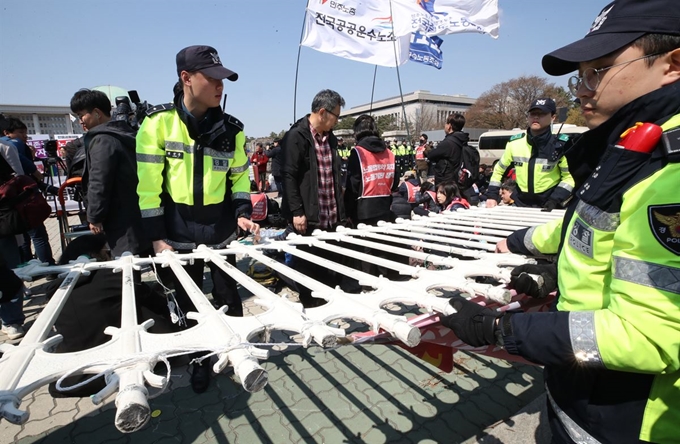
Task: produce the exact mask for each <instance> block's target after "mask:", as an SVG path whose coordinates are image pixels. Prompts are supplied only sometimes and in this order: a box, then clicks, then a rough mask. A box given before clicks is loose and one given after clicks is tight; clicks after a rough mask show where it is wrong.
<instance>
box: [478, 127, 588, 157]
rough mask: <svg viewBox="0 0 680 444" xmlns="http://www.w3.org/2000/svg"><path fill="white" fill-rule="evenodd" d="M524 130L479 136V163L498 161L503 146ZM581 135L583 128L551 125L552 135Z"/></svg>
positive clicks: (503, 148) (487, 133) (517, 129)
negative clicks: (558, 133)
mask: <svg viewBox="0 0 680 444" xmlns="http://www.w3.org/2000/svg"><path fill="white" fill-rule="evenodd" d="M525 131H526V130H523V129H520V128H515V129H512V130H491V131H487V132H485V133H482V134H481V135H480V136H479V157H480V162H481V163H485V164H487V165H490V164H491V163H493V162H494V161H495V160H497V159H500V158H501V156H502V155H503V151H505V145H506V144H507V143H508V140H510V138H511V137H512V136H514V135H515V134H520V133H524V132H525ZM558 131H559V132H560V134H568V135H572V134H581V133H584V132H586V131H588V128H587V127H585V126H576V125H571V124H568V123H565V124H564V125H561V124H555V125H553V133H555V134H557V132H558Z"/></svg>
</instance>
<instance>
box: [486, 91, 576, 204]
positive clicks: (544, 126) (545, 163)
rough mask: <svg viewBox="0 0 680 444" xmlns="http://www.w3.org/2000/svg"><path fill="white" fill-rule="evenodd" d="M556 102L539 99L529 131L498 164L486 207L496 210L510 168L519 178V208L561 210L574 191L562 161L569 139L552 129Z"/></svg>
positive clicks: (533, 106)
mask: <svg viewBox="0 0 680 444" xmlns="http://www.w3.org/2000/svg"><path fill="white" fill-rule="evenodd" d="M555 113H556V107H555V101H554V100H553V99H550V98H539V99H536V100H534V101H533V103H532V104H531V106H530V107H529V111H528V112H527V118H528V120H529V128H528V129H527V131H526V133H520V134H517V135H515V136H512V137H511V138H510V140H509V141H508V144H507V145H506V147H505V151H504V152H503V156H502V157H501V158H500V160H499V161H498V162H497V163H496V166H495V167H494V169H493V175H492V176H491V182H490V184H489V188H488V189H487V192H486V206H487V207H489V208H490V207H495V206H496V205H497V204H498V201H499V200H500V196H499V191H500V186H501V182H502V178H503V176H504V175H505V173H506V171H507V170H508V169H509V168H510V166H511V165H514V166H515V172H516V174H517V202H516V203H517V205H518V206H528V207H544V208H546V209H547V210H554V209H555V208H562V204H563V203H564V202H565V201H566V200H567V199H568V198H569V196H570V195H571V193H572V191H573V189H574V180H573V179H572V177H571V175H570V174H569V168H568V166H567V161H566V159H565V158H564V157H563V150H564V145H565V142H567V140H568V138H567V136H566V135H560V136H555V135H553V134H552V131H551V127H552V123H553V122H554V121H555Z"/></svg>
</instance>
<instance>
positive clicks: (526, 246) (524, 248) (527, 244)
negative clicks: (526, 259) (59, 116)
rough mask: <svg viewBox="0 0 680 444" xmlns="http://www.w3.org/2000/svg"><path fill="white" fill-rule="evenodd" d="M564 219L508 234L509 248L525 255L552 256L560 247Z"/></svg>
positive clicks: (513, 251)
mask: <svg viewBox="0 0 680 444" xmlns="http://www.w3.org/2000/svg"><path fill="white" fill-rule="evenodd" d="M562 221H563V219H554V220H551V221H550V222H546V223H544V224H541V225H536V226H534V227H530V228H525V229H522V230H517V231H515V232H514V233H512V234H511V235H510V236H508V239H507V242H508V249H509V250H510V251H511V252H512V253H516V254H523V255H525V256H552V255H555V254H557V251H558V250H559V247H560V238H561V233H562Z"/></svg>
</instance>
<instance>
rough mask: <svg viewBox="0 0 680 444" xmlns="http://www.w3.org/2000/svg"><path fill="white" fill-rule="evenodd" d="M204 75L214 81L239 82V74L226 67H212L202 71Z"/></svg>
mask: <svg viewBox="0 0 680 444" xmlns="http://www.w3.org/2000/svg"><path fill="white" fill-rule="evenodd" d="M200 71H201V72H202V73H203V74H205V75H207V76H210V77H212V78H213V79H227V80H231V81H232V82H235V81H236V80H238V74H236V73H235V72H234V71H230V70H228V69H227V68H225V67H224V66H211V67H210V68H204V69H201V70H200Z"/></svg>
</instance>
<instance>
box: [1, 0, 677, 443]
mask: <svg viewBox="0 0 680 444" xmlns="http://www.w3.org/2000/svg"><path fill="white" fill-rule="evenodd" d="M675 6H676V5H675V4H674V3H673V2H672V1H670V0H649V1H644V2H643V1H636V0H616V1H615V2H613V3H611V4H610V5H607V6H606V7H605V8H604V9H603V11H602V12H601V14H600V15H599V16H598V18H597V19H596V21H595V23H594V26H593V28H592V29H591V30H590V31H589V33H588V34H587V35H586V36H585V37H584V38H583V39H581V40H579V41H576V42H574V43H572V44H570V45H567V46H565V47H563V48H561V49H558V50H556V51H554V52H552V53H550V54H547V55H546V56H544V57H543V61H542V63H543V68H544V70H545V71H546V72H547V73H548V74H551V75H564V74H568V73H570V72H574V71H576V72H577V74H576V75H574V76H573V77H571V78H570V80H569V87H570V90H571V92H572V94H573V95H574V96H576V97H577V98H578V99H579V100H580V106H581V110H582V112H583V117H584V118H585V120H586V122H587V126H588V127H589V129H590V131H588V132H586V133H584V134H583V135H582V136H581V137H578V138H575V139H569V138H566V137H562V136H555V135H553V134H552V132H551V131H550V126H551V124H552V123H553V121H554V119H555V115H556V106H555V101H554V100H553V99H552V98H548V97H538V98H536V99H535V100H533V101H532V102H531V103H529V104H527V129H526V131H524V132H518V134H517V135H516V136H514V137H512V138H511V139H510V141H509V142H508V144H507V146H506V149H505V152H504V154H503V156H502V157H501V159H500V160H499V161H498V162H497V163H496V165H495V166H489V165H484V164H481V165H480V164H479V158H478V157H477V160H476V161H475V159H474V156H473V157H470V154H469V152H468V151H467V148H468V146H469V144H468V142H469V137H468V134H467V133H466V132H464V127H465V116H464V115H463V114H460V113H453V114H451V115H450V116H448V118H447V120H446V123H445V127H444V130H445V133H446V136H445V137H444V139H443V140H442V141H440V142H439V143H438V144H437V145H436V146H431V145H430V142H429V141H428V137H427V135H425V134H423V135H421V137H420V141H419V145H418V146H417V147H416V148H415V149H412V148H408V145H407V144H404V143H402V144H394V145H392V146H390V145H389V143H388V142H386V141H385V140H384V139H383V138H381V135H380V132H379V131H378V127H377V124H376V121H375V119H374V118H373V117H372V116H370V115H362V116H360V117H358V118H357V119H356V121H355V123H354V128H353V140H354V143H353V144H352V145H351V146H349V145H346V144H345V141H344V140H342V139H339V138H337V137H336V136H335V135H334V133H333V128H334V127H335V126H336V124H337V123H338V120H339V116H340V112H341V109H342V107H343V106H344V105H345V100H344V99H343V97H342V96H341V95H340V94H339V93H338V92H336V91H333V90H330V89H325V90H322V91H320V92H319V93H317V94H316V96H315V97H314V99H313V100H312V103H311V107H310V112H309V114H307V115H305V116H303V117H302V118H300V119H299V120H298V121H297V122H295V123H294V124H293V125H292V126H291V128H290V129H289V130H288V131H287V132H286V133H285V135H284V136H283V137H282V138H281V140H275V141H274V142H273V144H272V146H270V147H268V149H267V150H265V149H264V146H263V145H262V144H258V145H256V148H255V152H254V153H253V154H252V156H251V157H250V159H249V158H248V155H247V153H246V150H245V142H246V141H245V134H244V128H243V124H242V123H241V122H240V121H239V120H238V119H237V118H235V117H234V116H231V115H229V114H226V113H224V112H223V111H222V109H221V108H220V106H219V105H220V98H221V97H222V93H223V88H224V84H223V79H227V80H230V81H235V80H237V78H238V75H237V74H236V73H235V72H233V71H231V70H229V69H227V68H225V67H224V66H223V65H222V63H221V61H220V59H219V56H218V54H217V51H216V50H215V49H214V48H212V47H209V46H191V47H187V48H184V49H182V50H181V51H180V52H179V53H178V54H177V57H176V64H177V72H176V74H177V77H178V82H177V84H176V85H175V87H174V89H173V92H174V98H173V101H172V102H170V103H167V104H163V105H158V106H156V107H153V108H151V109H150V110H148V112H147V115H146V117H145V118H144V120H143V122H142V123H141V127H140V128H139V130H138V131H137V132H136V134H135V132H134V130H131V128H129V126H127V123H126V122H124V121H123V122H121V121H114V120H111V115H110V111H111V103H110V102H109V99H108V98H107V97H106V96H105V95H104V94H103V93H100V92H97V91H89V90H81V91H78V92H76V93H75V94H74V96H73V99H72V100H71V109H72V111H73V112H74V113H76V114H77V115H78V117H79V119H80V121H81V122H82V124H83V126H84V127H85V128H86V129H87V134H86V135H85V137H84V139H83V146H84V150H85V153H86V159H85V166H84V170H83V174H82V177H83V182H82V183H83V190H84V194H85V199H86V207H87V222H88V226H89V228H90V230H91V232H92V234H93V236H97V242H94V243H93V245H94V246H93V247H92V246H91V247H88V248H90V250H93V252H92V254H96V251H97V250H98V248H99V247H100V246H101V245H103V243H104V240H105V241H106V244H108V248H109V250H110V252H111V254H112V255H113V256H116V255H119V254H121V253H122V252H123V251H129V252H131V253H133V254H140V255H146V254H159V253H162V252H163V251H165V250H172V251H179V252H183V251H191V249H193V248H195V247H196V246H197V245H199V244H206V245H208V246H210V247H213V248H220V247H223V246H225V245H227V244H228V243H229V242H231V241H232V240H234V239H236V238H237V236H238V235H239V233H251V234H252V235H254V236H255V237H257V236H258V233H259V230H260V225H259V224H258V221H259V222H261V223H265V222H266V221H267V220H268V215H271V213H270V211H271V212H276V211H278V209H276V208H275V206H273V205H270V202H269V198H268V197H267V196H266V195H264V194H263V192H264V191H266V190H267V184H266V183H267V178H266V171H267V164H268V162H269V160H270V159H271V161H272V167H271V171H272V175H273V177H274V181H275V183H276V189H277V191H278V193H279V196H280V198H281V204H280V215H281V218H280V219H279V221H283V222H282V223H281V226H283V225H286V231H285V233H291V232H295V233H297V234H299V235H302V236H309V235H311V234H312V232H313V231H314V230H315V229H321V230H326V231H334V230H336V229H337V228H338V227H340V226H346V227H352V226H357V225H358V224H375V223H377V222H378V221H380V220H386V221H391V220H395V219H396V218H397V217H401V218H410V217H411V215H412V214H424V215H427V214H430V213H441V212H447V211H466V210H467V209H468V208H470V206H475V205H482V206H486V207H493V206H495V205H501V204H502V205H512V206H524V207H535V208H541V209H543V210H545V211H552V210H554V209H560V208H564V209H566V212H565V216H564V218H562V219H556V220H555V221H553V222H551V223H548V224H545V225H539V226H536V227H532V228H531V229H528V230H520V231H518V232H515V233H513V234H512V235H511V236H509V237H508V239H507V240H504V241H502V242H500V243H499V244H498V245H497V247H496V249H497V252H498V253H505V252H508V251H509V252H513V253H519V254H524V255H526V256H530V257H546V256H548V257H550V256H552V257H554V258H556V259H555V260H554V261H552V262H550V261H548V262H545V261H544V262H539V263H538V264H532V265H523V266H521V267H517V268H516V269H514V270H513V271H512V276H513V278H512V281H511V282H510V286H511V287H512V288H515V289H516V290H517V291H518V293H525V294H528V295H529V296H532V297H536V298H541V297H545V296H546V295H547V294H548V293H550V292H552V291H555V290H558V297H557V302H556V306H555V307H554V309H553V310H551V311H550V312H539V313H523V312H517V311H511V312H499V311H495V310H492V309H490V308H488V307H484V306H481V305H478V304H475V303H473V302H471V301H469V300H467V299H465V298H463V297H460V296H456V297H453V298H452V299H451V304H452V306H453V307H454V308H455V313H454V314H452V315H449V316H442V319H441V321H442V324H443V325H445V326H447V327H449V328H451V329H452V330H453V331H454V332H455V334H456V335H457V336H458V338H460V339H461V340H463V341H464V342H466V343H468V344H471V345H473V346H483V345H497V346H502V347H504V348H505V349H506V350H507V351H508V352H509V353H512V354H518V355H520V356H522V357H524V358H525V359H527V360H529V361H531V362H534V363H537V364H540V365H543V366H544V367H545V376H546V388H547V393H548V396H547V399H548V401H547V408H548V414H549V422H550V426H551V430H552V433H553V441H554V442H559V443H570V442H617V443H619V442H621V443H624V442H640V441H642V442H677V439H678V428H677V427H678V426H677V424H678V423H680V341H679V340H678V338H680V328H679V325H680V311H679V310H680V302H679V301H680V292H679V290H678V285H677V282H678V278H677V277H678V276H680V262H679V259H678V258H679V255H680V242H679V239H680V234H678V229H677V220H678V215H680V201H679V200H678V196H677V193H675V192H673V190H674V189H675V188H676V186H677V183H678V174H679V173H680V171H678V169H679V168H680V167H678V165H679V163H678V161H679V160H680V156H679V154H678V153H680V146H679V140H680V139H679V138H678V135H677V134H678V128H680V114H678V112H679V110H680V91H679V90H678V88H680V16H678V8H676V7H675ZM3 130H4V132H5V135H6V137H5V138H3V139H1V140H0V148H1V149H0V153H1V154H2V158H1V159H0V174H2V177H1V178H0V179H2V180H3V181H4V180H6V179H7V177H9V176H11V175H13V174H28V175H33V177H35V179H36V180H40V179H41V177H40V176H39V174H36V173H35V171H34V170H32V169H31V167H30V165H29V164H28V163H27V162H26V159H25V157H27V156H29V153H27V152H26V146H25V141H26V140H25V139H26V136H25V127H24V128H21V125H19V124H18V123H17V122H13V121H10V122H9V125H6V127H4V128H3ZM22 130H23V133H22ZM250 168H254V171H253V172H254V173H255V174H254V177H255V179H254V181H253V182H251V180H250V178H249V169H250ZM412 168H413V169H412ZM430 173H433V174H430ZM253 196H255V197H253ZM262 196H264V197H262ZM43 233H44V225H43V226H42V228H40V227H35V228H32V229H31V231H29V232H28V238H29V239H32V240H33V242H34V243H35V248H36V252H37V254H38V256H39V258H40V259H41V260H43V261H44V262H47V263H54V259H52V257H51V251H49V250H42V252H41V251H38V250H41V249H42V246H43V244H41V243H40V240H39V239H41V236H42V235H43ZM20 237H21V239H20V240H21V241H22V242H24V244H25V242H26V239H25V236H24V235H23V233H22V236H20ZM0 242H2V244H1V245H2V259H3V263H2V264H0V265H2V266H0V280H1V281H2V282H3V287H2V295H1V298H2V299H0V302H1V304H0V318H1V319H2V321H3V331H5V332H6V333H13V334H14V337H20V335H19V331H18V329H17V328H15V330H14V332H12V330H11V327H12V326H15V327H17V326H18V327H20V326H21V323H22V319H23V315H20V311H21V291H22V290H21V283H20V282H17V279H15V278H14V277H12V274H11V272H10V273H8V271H9V268H14V267H15V266H16V265H17V264H18V263H19V261H21V260H22V258H21V257H20V249H19V244H18V243H17V240H16V238H15V237H14V236H9V237H3V238H0ZM47 245H48V246H49V243H47ZM299 248H300V249H301V250H313V251H314V253H315V254H316V255H318V256H321V257H326V258H329V259H332V260H335V261H337V262H341V263H343V262H345V263H346V264H347V265H348V266H352V267H357V268H361V269H363V270H365V271H366V272H369V273H373V274H375V275H378V274H383V273H386V271H385V270H381V269H379V268H378V267H375V266H373V265H372V264H363V263H358V261H352V260H350V259H347V258H345V257H344V256H343V257H340V256H339V255H336V254H335V253H332V252H329V251H325V250H320V249H314V248H313V247H309V246H305V245H300V246H299ZM362 251H365V252H370V253H374V254H382V253H381V252H376V251H371V250H370V249H363V250H362ZM228 260H229V261H231V262H232V263H233V262H234V258H233V257H229V258H228ZM395 260H400V259H398V258H397V259H395ZM286 263H287V264H288V265H289V266H292V267H293V268H295V269H297V270H299V271H300V272H302V273H304V274H306V275H308V276H311V277H313V278H314V279H316V280H319V281H321V282H324V283H326V284H327V285H329V286H331V287H335V286H336V285H338V286H340V287H341V288H342V289H343V290H344V291H346V292H360V291H362V287H361V285H360V284H359V283H358V282H357V281H354V280H353V279H349V278H347V277H346V276H344V275H341V274H339V273H336V272H335V271H334V270H330V269H328V268H325V267H322V266H320V265H319V264H315V263H311V262H308V261H304V260H300V259H297V260H293V261H290V262H286ZM205 266H207V267H209V269H210V272H211V275H212V282H213V289H212V297H213V299H214V300H215V303H216V304H218V305H220V306H226V307H227V314H228V315H230V316H242V315H243V309H242V305H241V299H240V297H239V295H238V289H237V286H236V282H235V281H234V280H233V279H232V278H230V277H229V276H228V275H226V274H225V273H224V272H223V271H221V270H220V269H219V268H218V267H216V266H214V265H213V264H211V263H208V264H204V263H202V262H200V261H196V263H194V264H191V265H186V266H185V268H186V269H187V271H188V273H189V274H190V276H191V277H192V279H193V280H194V281H195V282H196V284H197V285H198V286H199V287H202V286H203V271H204V267H205ZM529 274H533V275H540V276H541V277H542V279H540V280H538V281H536V280H533V279H532V278H531V277H529ZM100 278H101V279H105V278H106V276H105V273H103V272H101V273H100V276H99V277H97V279H100ZM159 278H160V279H161V280H162V282H163V285H164V286H165V287H167V288H168V289H169V290H170V292H171V293H172V297H174V298H175V299H176V301H177V304H178V308H179V312H180V313H181V312H187V311H189V310H191V309H192V305H191V301H190V299H189V298H188V297H187V295H186V294H185V292H184V290H183V287H182V285H179V283H178V282H176V278H175V276H174V274H173V273H172V272H170V271H169V270H159ZM290 285H291V286H293V288H294V289H295V290H297V291H298V293H299V298H300V302H301V303H302V304H303V305H304V306H305V307H306V308H310V307H316V306H319V305H322V304H324V303H325V301H324V300H322V299H318V298H315V297H313V296H312V292H311V290H310V289H308V288H306V287H304V286H303V285H298V284H297V283H295V282H290ZM165 296H166V297H167V294H166V295H165ZM157 299H158V297H157V295H153V296H152V297H151V298H150V300H151V301H153V300H156V301H157ZM151 305H152V306H154V307H155V306H156V304H155V303H153V304H151ZM142 308H144V307H139V309H140V310H141V309H142ZM146 308H150V307H146ZM106 322H108V321H106ZM62 325H69V324H68V322H66V323H64V324H62ZM187 326H190V324H185V325H183V326H181V328H186V327H187ZM68 328H69V327H65V329H67V330H68ZM168 328H175V327H168ZM10 337H11V336H10ZM209 384H210V368H209V366H208V365H207V362H205V364H195V365H194V368H193V371H192V387H193V388H194V390H195V391H196V392H202V391H204V390H206V389H207V388H208V386H209Z"/></svg>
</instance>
